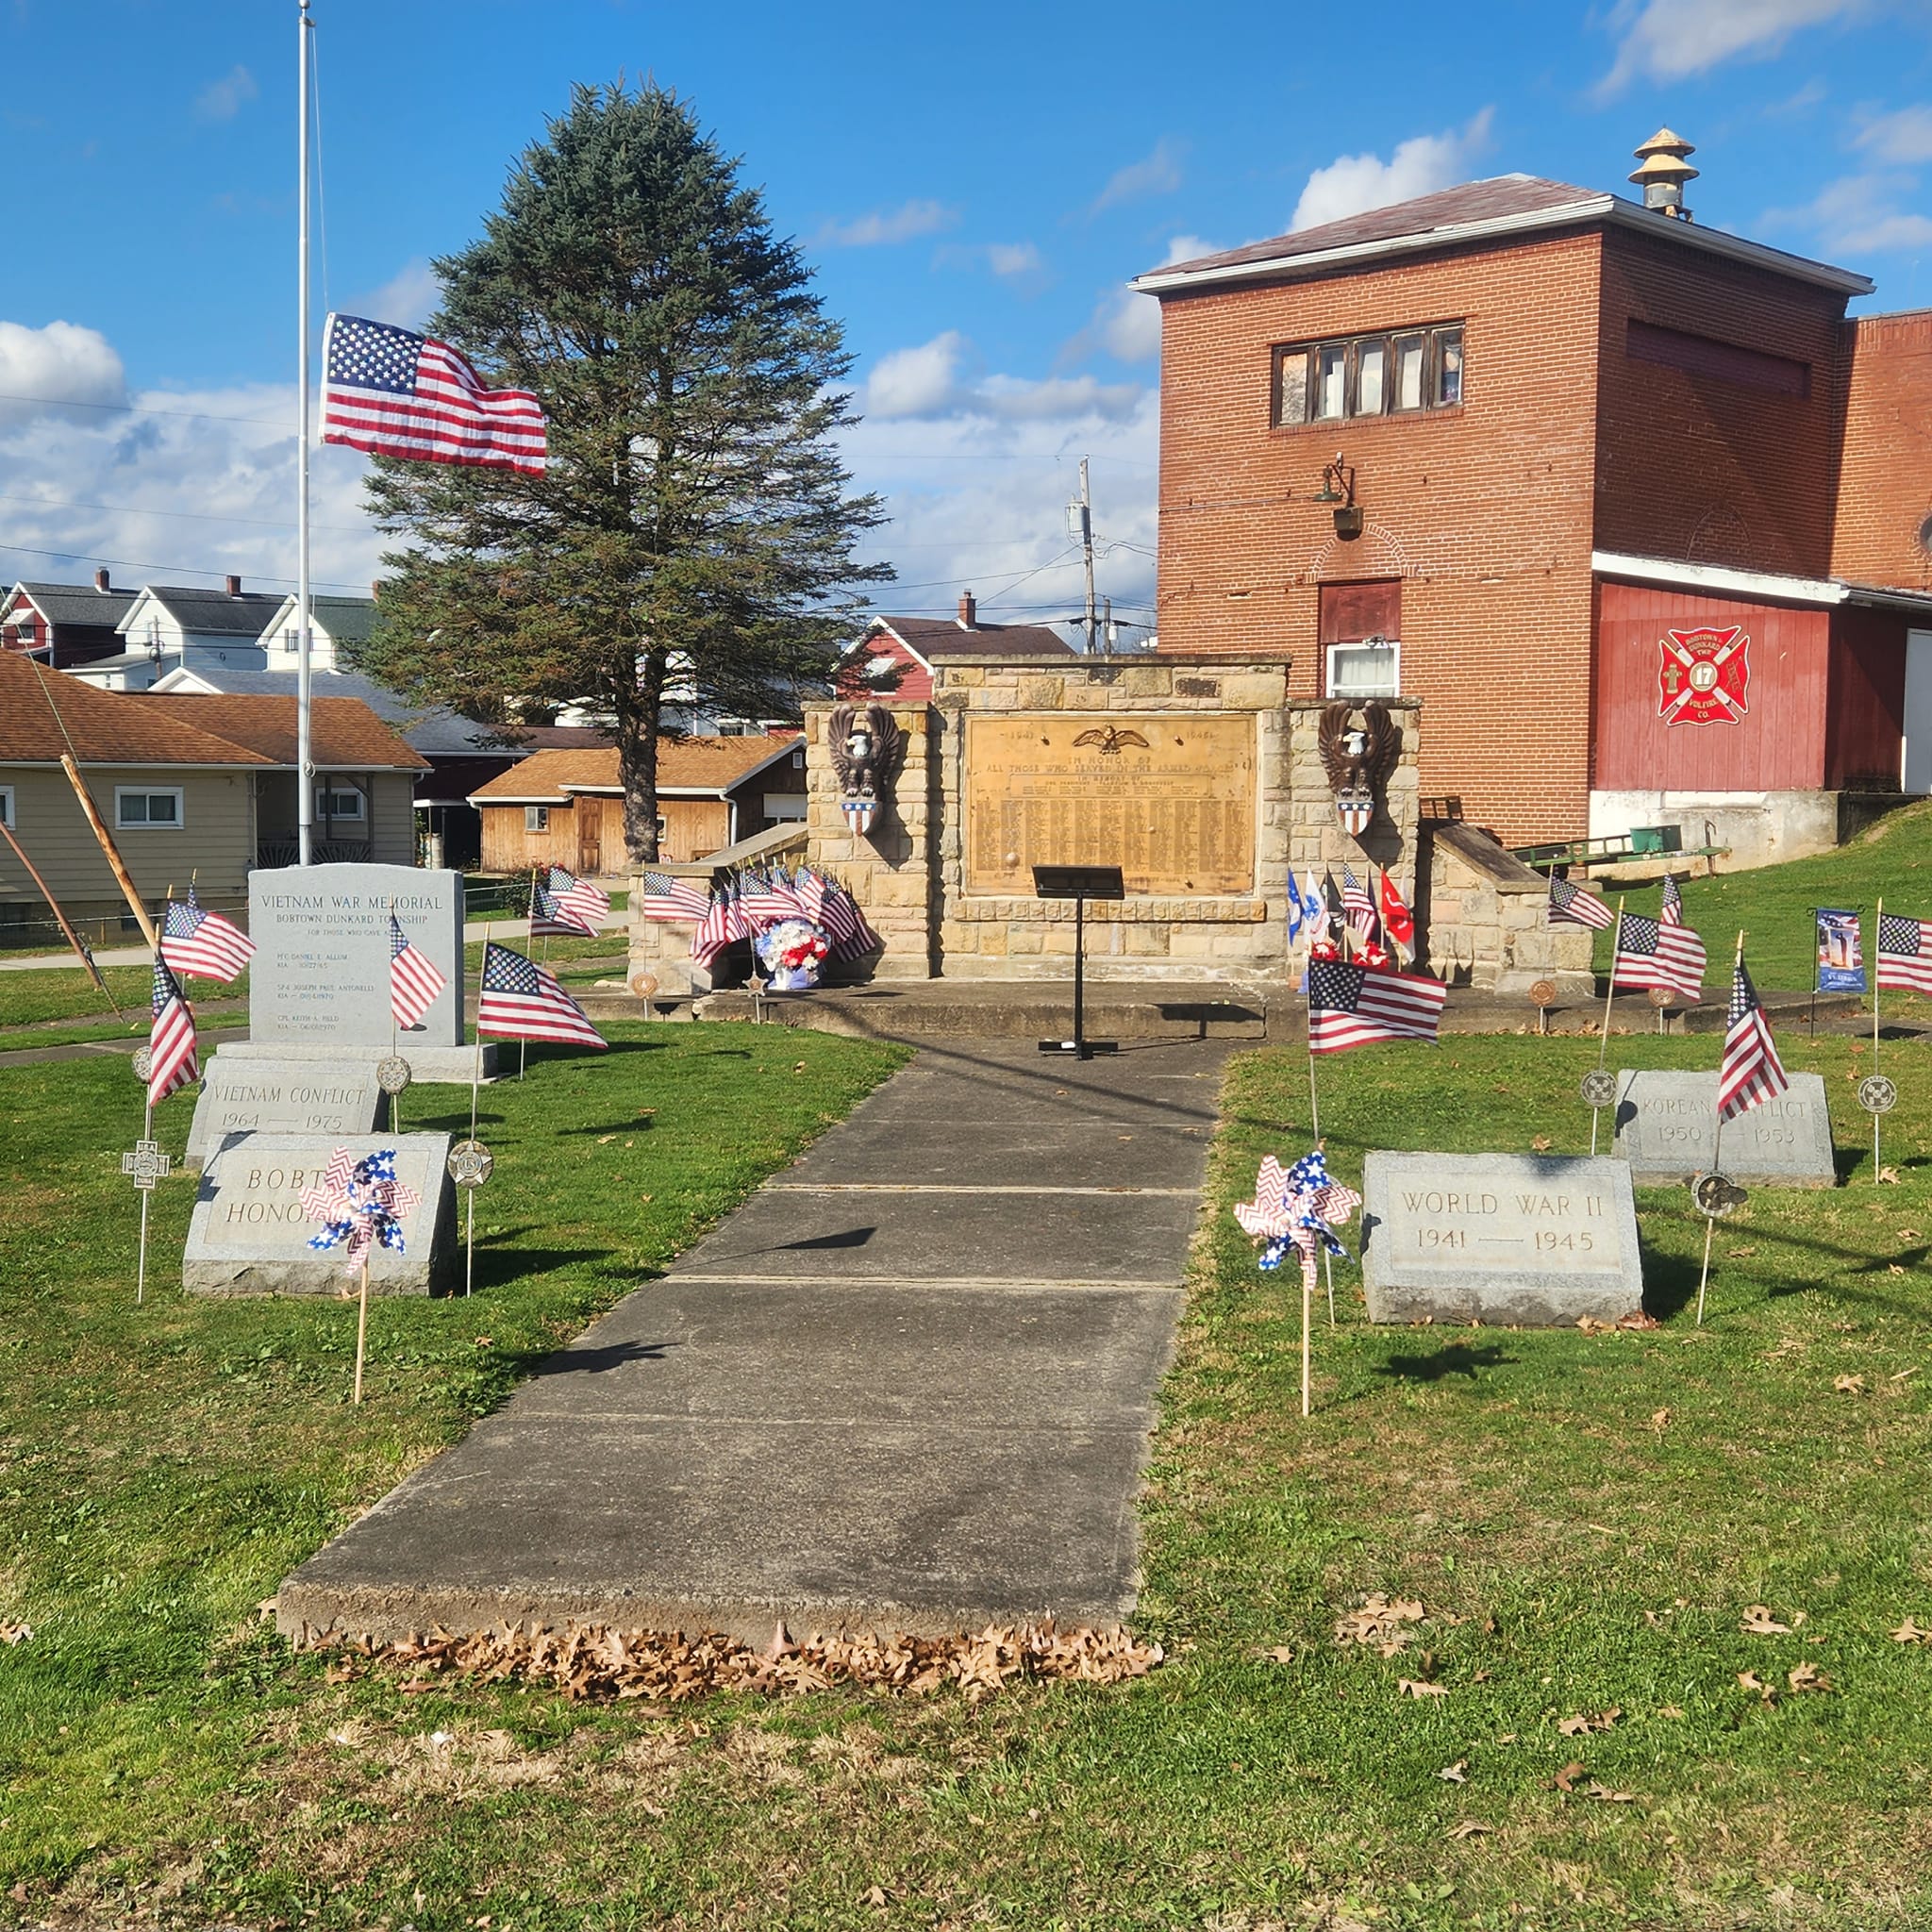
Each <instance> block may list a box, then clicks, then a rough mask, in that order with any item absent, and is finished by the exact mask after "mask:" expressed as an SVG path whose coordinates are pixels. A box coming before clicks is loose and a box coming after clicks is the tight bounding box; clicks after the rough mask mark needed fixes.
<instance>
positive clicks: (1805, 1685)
mask: <svg viewBox="0 0 1932 1932" xmlns="http://www.w3.org/2000/svg"><path fill="white" fill-rule="evenodd" d="M1785 1682H1786V1683H1787V1684H1788V1685H1789V1686H1790V1693H1791V1694H1792V1695H1795V1696H1803V1695H1804V1694H1805V1693H1806V1692H1807V1691H1829V1690H1830V1689H1831V1688H1832V1685H1831V1679H1830V1678H1829V1677H1827V1676H1826V1675H1825V1674H1824V1672H1823V1671H1821V1670H1820V1669H1819V1668H1818V1666H1817V1665H1816V1664H1813V1663H1803V1664H1794V1665H1793V1666H1792V1667H1791V1669H1790V1670H1789V1671H1788V1672H1786V1674H1785ZM1738 1684H1739V1687H1740V1689H1742V1690H1745V1691H1755V1692H1757V1696H1758V1697H1759V1698H1760V1699H1762V1701H1763V1702H1764V1703H1766V1704H1775V1703H1776V1702H1777V1700H1778V1698H1779V1696H1780V1695H1782V1694H1783V1693H1781V1692H1780V1691H1778V1689H1777V1687H1776V1686H1775V1685H1774V1684H1767V1683H1766V1682H1765V1681H1764V1679H1763V1678H1762V1677H1760V1676H1759V1675H1758V1674H1757V1672H1756V1671H1740V1672H1739V1673H1738Z"/></svg>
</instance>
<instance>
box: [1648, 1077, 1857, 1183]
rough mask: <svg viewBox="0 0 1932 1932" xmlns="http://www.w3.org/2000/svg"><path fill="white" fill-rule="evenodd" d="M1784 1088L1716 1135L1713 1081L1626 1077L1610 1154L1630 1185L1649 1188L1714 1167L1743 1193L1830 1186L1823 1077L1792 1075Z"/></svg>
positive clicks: (1833, 1177) (1832, 1171) (1832, 1172)
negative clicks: (1625, 1167) (1623, 1165)
mask: <svg viewBox="0 0 1932 1932" xmlns="http://www.w3.org/2000/svg"><path fill="white" fill-rule="evenodd" d="M1790 1082H1791V1084H1790V1087H1789V1088H1788V1089H1787V1090H1786V1091H1784V1092H1783V1093H1780V1094H1779V1095H1778V1096H1777V1098H1776V1099H1775V1100H1767V1101H1766V1102H1764V1104H1763V1105H1762V1106H1760V1107H1754V1108H1752V1109H1751V1111H1750V1112H1749V1113H1745V1114H1740V1115H1739V1117H1738V1118H1737V1119H1736V1120H1731V1121H1726V1122H1725V1123H1724V1133H1723V1134H1722V1136H1720V1135H1719V1134H1718V1132H1717V1075H1716V1074H1650V1073H1628V1074H1624V1075H1623V1076H1622V1078H1621V1080H1620V1082H1619V1085H1618V1092H1617V1112H1616V1123H1617V1138H1616V1141H1615V1145H1614V1151H1615V1153H1616V1154H1617V1155H1618V1156H1619V1157H1620V1158H1623V1159H1624V1160H1625V1161H1627V1162H1628V1163H1629V1166H1630V1175H1631V1178H1632V1179H1633V1180H1637V1181H1641V1182H1647V1183H1667V1182H1668V1183H1680V1182H1684V1181H1688V1180H1690V1179H1691V1176H1692V1175H1693V1174H1707V1173H1709V1172H1710V1171H1711V1170H1712V1169H1713V1168H1714V1169H1717V1170H1718V1171H1720V1172H1722V1173H1724V1174H1728V1175H1729V1176H1730V1177H1731V1179H1733V1180H1734V1181H1740V1182H1742V1183H1744V1184H1745V1185H1746V1186H1748V1187H1782V1188H1829V1187H1835V1186H1836V1185H1837V1183H1838V1169H1837V1167H1836V1166H1835V1165H1834V1163H1833V1161H1832V1154H1831V1112H1830V1108H1828V1106H1827V1105H1826V1102H1825V1097H1824V1076H1823V1075H1822V1074H1791V1076H1790Z"/></svg>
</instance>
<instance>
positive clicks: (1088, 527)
mask: <svg viewBox="0 0 1932 1932" xmlns="http://www.w3.org/2000/svg"><path fill="white" fill-rule="evenodd" d="M1078 507H1079V511H1080V548H1081V551H1082V553H1083V554H1084V556H1085V558H1086V564H1087V655H1088V656H1089V657H1090V658H1091V656H1092V655H1093V624H1094V619H1093V498H1092V495H1091V492H1090V491H1089V490H1088V487H1087V458H1085V457H1082V458H1080V502H1079V506H1078Z"/></svg>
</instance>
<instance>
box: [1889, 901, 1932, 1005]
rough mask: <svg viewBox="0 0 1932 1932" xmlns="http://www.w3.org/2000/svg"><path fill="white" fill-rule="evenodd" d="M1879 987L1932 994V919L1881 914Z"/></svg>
mask: <svg viewBox="0 0 1932 1932" xmlns="http://www.w3.org/2000/svg"><path fill="white" fill-rule="evenodd" d="M1878 984H1879V985H1880V986H1885V987H1895V988H1898V989H1900V990H1902V991H1907V992H1924V993H1932V920H1924V919H1902V918H1900V916H1899V915H1898V914H1897V913H1896V912H1882V913H1880V914H1879V917H1878Z"/></svg>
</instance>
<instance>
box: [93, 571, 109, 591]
mask: <svg viewBox="0 0 1932 1932" xmlns="http://www.w3.org/2000/svg"><path fill="white" fill-rule="evenodd" d="M113 588H114V585H113V581H112V579H111V578H110V577H109V576H108V573H107V572H106V571H104V570H97V571H95V573H94V589H95V590H97V591H103V592H105V591H111V590H112V589H113Z"/></svg>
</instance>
